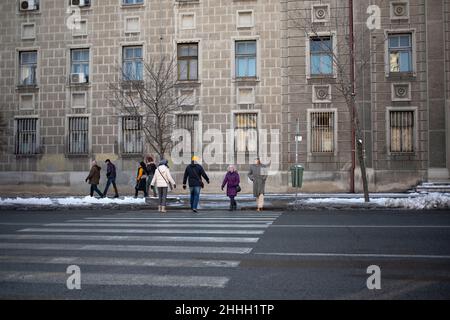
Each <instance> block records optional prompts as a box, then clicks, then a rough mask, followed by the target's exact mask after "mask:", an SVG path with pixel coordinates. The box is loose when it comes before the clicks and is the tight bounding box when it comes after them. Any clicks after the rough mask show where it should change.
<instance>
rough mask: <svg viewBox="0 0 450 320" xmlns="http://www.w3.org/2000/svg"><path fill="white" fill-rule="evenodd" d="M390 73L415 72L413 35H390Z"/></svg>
mask: <svg viewBox="0 0 450 320" xmlns="http://www.w3.org/2000/svg"><path fill="white" fill-rule="evenodd" d="M388 45H389V53H388V54H389V71H390V72H391V73H400V72H413V52H412V34H411V33H405V34H390V35H389V36H388Z"/></svg>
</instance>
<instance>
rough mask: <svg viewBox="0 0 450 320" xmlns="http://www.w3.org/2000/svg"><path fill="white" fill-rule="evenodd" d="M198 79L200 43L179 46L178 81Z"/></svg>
mask: <svg viewBox="0 0 450 320" xmlns="http://www.w3.org/2000/svg"><path fill="white" fill-rule="evenodd" d="M197 79H198V43H183V44H178V80H182V81H183V80H197Z"/></svg>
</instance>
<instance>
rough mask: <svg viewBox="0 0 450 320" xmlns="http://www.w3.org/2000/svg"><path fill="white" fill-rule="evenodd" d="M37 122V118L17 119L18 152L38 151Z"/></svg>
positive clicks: (30, 152)
mask: <svg viewBox="0 0 450 320" xmlns="http://www.w3.org/2000/svg"><path fill="white" fill-rule="evenodd" d="M37 123H38V119H35V118H32V119H17V120H16V128H17V129H16V154H20V155H27V154H29V155H31V154H36V153H38V143H37Z"/></svg>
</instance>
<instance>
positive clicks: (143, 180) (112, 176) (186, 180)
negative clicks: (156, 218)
mask: <svg viewBox="0 0 450 320" xmlns="http://www.w3.org/2000/svg"><path fill="white" fill-rule="evenodd" d="M191 160H192V161H191V164H189V165H188V166H187V167H186V169H185V171H184V176H183V189H184V190H186V189H187V186H188V185H189V194H190V207H191V210H192V211H193V212H194V213H197V211H198V205H199V202H200V193H201V190H202V189H203V188H204V187H205V184H204V182H203V179H204V180H205V181H206V183H208V184H209V183H210V180H209V177H208V175H207V174H206V172H205V170H204V169H203V167H202V166H201V165H200V164H199V163H198V161H199V158H198V157H197V156H193V157H192V159H191ZM105 163H106V164H107V172H106V177H107V183H106V186H105V190H104V191H103V192H101V191H100V190H99V189H98V184H99V182H100V171H101V167H99V166H98V164H97V162H96V161H95V160H94V161H92V167H91V170H90V172H89V175H88V177H87V178H86V182H89V184H90V185H91V190H90V195H91V197H92V196H93V195H94V192H96V193H97V194H98V195H99V196H100V197H101V198H103V197H105V196H106V194H107V192H108V189H109V187H110V186H111V185H112V186H113V189H114V192H115V196H114V197H115V198H118V197H119V193H118V190H117V186H116V176H117V172H116V166H115V165H114V164H113V163H112V162H111V161H110V160H109V159H107V160H106V161H105ZM267 176H268V175H267V168H266V166H265V165H263V164H262V163H261V160H260V159H259V158H257V159H255V163H254V164H252V165H251V166H250V170H249V172H248V178H249V179H250V180H251V181H252V182H253V195H254V197H255V198H256V207H257V211H262V210H263V208H264V193H265V184H266V179H267ZM240 183H241V179H240V175H239V173H238V171H237V170H236V167H235V166H234V165H230V166H229V167H228V170H227V173H226V174H225V177H224V179H223V182H222V187H221V188H222V190H224V188H225V187H226V188H227V190H226V194H227V197H229V198H230V209H229V210H230V211H234V210H236V209H237V202H236V196H237V195H238V193H239V192H240V191H241V187H240ZM175 188H176V183H175V180H174V179H173V177H172V175H171V173H170V169H169V164H168V161H167V160H165V159H162V160H161V161H160V162H159V164H158V165H156V163H155V161H154V158H153V157H151V156H148V157H147V158H146V159H145V161H142V162H140V164H139V168H138V170H137V174H136V185H135V197H136V198H137V197H138V194H139V191H142V192H143V193H144V197H148V194H149V192H150V191H151V192H152V194H153V197H158V199H159V202H158V203H159V205H158V211H159V212H162V213H165V212H167V210H166V207H167V195H168V192H169V191H171V190H173V189H175Z"/></svg>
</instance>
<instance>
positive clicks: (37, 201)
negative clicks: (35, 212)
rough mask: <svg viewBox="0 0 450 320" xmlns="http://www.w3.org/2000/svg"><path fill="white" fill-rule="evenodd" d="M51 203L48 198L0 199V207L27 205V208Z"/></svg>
mask: <svg viewBox="0 0 450 320" xmlns="http://www.w3.org/2000/svg"><path fill="white" fill-rule="evenodd" d="M52 204H53V202H52V200H51V199H50V198H20V197H17V198H15V199H14V198H5V199H1V198H0V205H6V206H7V205H29V206H49V205H52Z"/></svg>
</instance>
